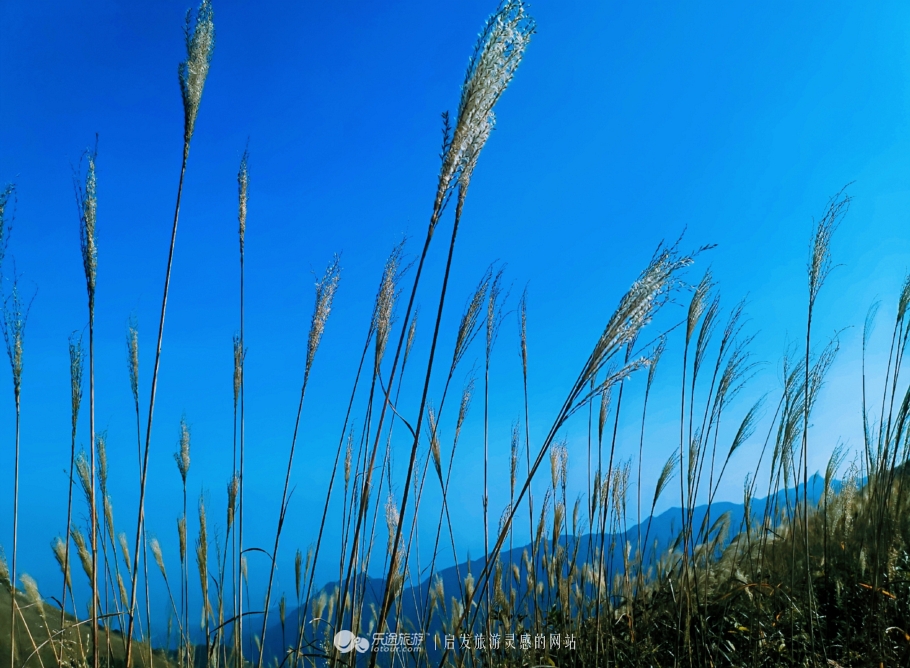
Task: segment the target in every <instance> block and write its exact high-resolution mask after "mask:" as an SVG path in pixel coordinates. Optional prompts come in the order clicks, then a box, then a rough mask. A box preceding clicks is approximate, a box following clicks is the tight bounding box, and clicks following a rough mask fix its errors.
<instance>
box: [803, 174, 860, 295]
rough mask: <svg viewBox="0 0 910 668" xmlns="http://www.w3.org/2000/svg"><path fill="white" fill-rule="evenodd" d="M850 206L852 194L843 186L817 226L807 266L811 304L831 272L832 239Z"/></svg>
mask: <svg viewBox="0 0 910 668" xmlns="http://www.w3.org/2000/svg"><path fill="white" fill-rule="evenodd" d="M845 187H846V186H845ZM849 208H850V196H849V195H844V189H843V188H842V189H841V191H840V192H839V193H837V194H836V195H835V196H834V197H832V198H831V199H830V200H829V201H828V209H827V210H826V211H825V215H824V216H823V217H822V219H821V220H820V221H819V222H818V224H817V225H816V227H815V234H814V235H813V237H812V247H811V249H810V254H809V264H808V267H807V269H808V274H809V304H810V306H813V305H814V304H815V299H816V297H818V292H819V290H821V287H822V284H824V282H825V279H826V278H827V277H828V274H830V273H831V269H832V266H831V239H832V237H833V236H834V231H835V230H836V229H837V226H838V225H839V224H840V221H841V219H842V218H843V217H844V215H845V214H846V213H847V209H849Z"/></svg>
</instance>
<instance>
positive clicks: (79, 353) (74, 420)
mask: <svg viewBox="0 0 910 668" xmlns="http://www.w3.org/2000/svg"><path fill="white" fill-rule="evenodd" d="M69 359H70V399H71V401H70V426H71V429H70V472H69V481H68V484H67V495H66V499H67V500H66V539H65V541H64V548H63V554H64V556H63V566H64V575H66V572H67V571H68V569H69V563H70V560H69V553H70V526H71V524H72V521H73V470H74V468H75V465H76V425H77V424H78V421H79V407H80V405H81V403H82V373H83V367H84V351H83V348H82V337H81V336H80V337H79V338H76V336H75V333H73V334H71V335H70V339H69ZM66 581H67V577H64V579H63V594H62V595H61V597H60V601H61V603H60V628H61V629H62V628H64V625H65V623H66V591H67V585H66ZM74 612H75V609H74Z"/></svg>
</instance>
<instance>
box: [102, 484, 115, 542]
mask: <svg viewBox="0 0 910 668" xmlns="http://www.w3.org/2000/svg"><path fill="white" fill-rule="evenodd" d="M104 521H105V523H106V524H107V532H108V535H110V536H113V535H114V504H113V503H112V502H111V496H110V494H107V495H105V497H104Z"/></svg>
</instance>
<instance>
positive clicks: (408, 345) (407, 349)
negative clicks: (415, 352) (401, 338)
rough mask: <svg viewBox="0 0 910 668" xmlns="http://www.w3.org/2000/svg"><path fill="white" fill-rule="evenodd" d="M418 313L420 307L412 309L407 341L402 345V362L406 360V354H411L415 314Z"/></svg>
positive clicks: (415, 321) (415, 328) (415, 320)
mask: <svg viewBox="0 0 910 668" xmlns="http://www.w3.org/2000/svg"><path fill="white" fill-rule="evenodd" d="M419 315H420V307H417V308H415V309H414V315H413V316H412V317H411V326H410V327H409V328H408V342H407V343H406V344H405V347H404V359H403V360H402V364H404V363H406V362H407V361H408V356H409V355H410V354H411V346H412V345H414V334H415V333H416V332H417V316H419Z"/></svg>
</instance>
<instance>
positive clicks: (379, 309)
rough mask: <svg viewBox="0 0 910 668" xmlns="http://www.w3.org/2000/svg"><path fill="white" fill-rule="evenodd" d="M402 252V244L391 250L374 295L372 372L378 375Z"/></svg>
mask: <svg viewBox="0 0 910 668" xmlns="http://www.w3.org/2000/svg"><path fill="white" fill-rule="evenodd" d="M403 251H404V242H401V243H400V244H398V245H397V246H395V248H393V249H392V252H391V254H390V255H389V257H388V259H387V260H386V263H385V267H384V268H383V271H382V280H381V281H380V283H379V291H378V292H377V293H376V304H375V306H374V307H373V323H372V326H373V329H374V330H375V332H376V355H375V361H374V370H375V372H376V373H379V365H380V363H381V362H382V357H383V355H384V354H385V349H386V345H387V344H388V341H389V332H390V331H391V329H392V315H393V312H394V310H395V300H396V299H397V297H398V287H397V282H398V279H399V277H400V272H399V264H400V262H401V255H402V252H403Z"/></svg>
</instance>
